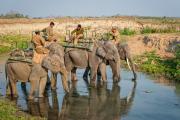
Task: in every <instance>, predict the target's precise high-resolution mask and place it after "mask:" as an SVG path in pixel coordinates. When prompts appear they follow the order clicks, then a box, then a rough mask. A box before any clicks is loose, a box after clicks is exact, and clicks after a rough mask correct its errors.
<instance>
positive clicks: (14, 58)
mask: <svg viewBox="0 0 180 120" xmlns="http://www.w3.org/2000/svg"><path fill="white" fill-rule="evenodd" d="M9 55H10V57H9V58H8V60H7V63H14V62H25V63H28V64H29V65H32V57H33V50H25V51H24V50H20V49H15V50H13V51H12V52H11V53H10V54H9Z"/></svg>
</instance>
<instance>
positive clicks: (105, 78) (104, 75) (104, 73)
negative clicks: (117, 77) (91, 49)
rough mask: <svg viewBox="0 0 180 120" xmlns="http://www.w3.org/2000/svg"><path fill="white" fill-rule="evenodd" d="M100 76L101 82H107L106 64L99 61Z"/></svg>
mask: <svg viewBox="0 0 180 120" xmlns="http://www.w3.org/2000/svg"><path fill="white" fill-rule="evenodd" d="M99 69H100V72H101V77H102V81H103V82H107V74H106V64H105V63H101V65H100V67H99Z"/></svg>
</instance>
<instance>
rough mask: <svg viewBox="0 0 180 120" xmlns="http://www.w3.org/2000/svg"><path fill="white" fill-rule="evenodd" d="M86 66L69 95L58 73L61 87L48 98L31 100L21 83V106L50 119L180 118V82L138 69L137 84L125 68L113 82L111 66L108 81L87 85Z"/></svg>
mask: <svg viewBox="0 0 180 120" xmlns="http://www.w3.org/2000/svg"><path fill="white" fill-rule="evenodd" d="M4 61H5V59H3V60H2V59H1V62H0V93H1V94H2V95H3V96H4V95H5V83H6V81H5V76H4ZM83 71H84V70H78V71H77V76H78V78H79V79H78V81H77V82H75V83H72V84H71V93H70V95H69V96H67V95H65V94H64V92H63V88H62V83H61V80H60V75H58V84H57V87H58V88H57V90H56V91H55V92H52V91H51V90H47V92H46V97H45V98H44V99H39V100H38V99H36V100H35V101H27V99H26V98H27V94H28V91H29V87H30V85H29V84H27V91H24V90H23V89H22V88H21V84H20V83H18V84H17V86H18V87H17V88H18V92H19V97H18V99H17V100H16V101H15V102H16V103H17V106H18V107H19V108H20V109H21V110H23V111H25V112H27V113H29V114H31V115H34V116H42V117H46V118H48V119H49V120H57V119H59V120H160V119H162V120H180V85H179V84H174V83H173V82H170V81H168V80H165V79H163V78H158V79H157V78H156V79H155V78H153V77H151V76H149V75H147V74H145V73H142V72H138V73H137V75H138V79H137V84H135V83H134V82H132V81H131V78H132V73H131V72H130V71H128V70H126V69H121V78H122V79H121V82H120V83H119V84H117V85H115V84H113V83H112V79H111V76H112V73H111V70H110V69H109V68H108V70H107V73H108V83H107V84H105V85H100V86H99V87H98V88H91V89H89V88H87V86H86V84H85V82H84V81H83V79H82V74H83Z"/></svg>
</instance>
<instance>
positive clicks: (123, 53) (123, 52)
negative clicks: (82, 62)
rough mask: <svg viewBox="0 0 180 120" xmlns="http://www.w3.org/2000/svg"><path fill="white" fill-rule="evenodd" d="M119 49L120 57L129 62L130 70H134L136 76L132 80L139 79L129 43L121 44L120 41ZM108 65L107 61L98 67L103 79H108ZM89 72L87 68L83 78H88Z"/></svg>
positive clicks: (100, 77) (100, 76)
mask: <svg viewBox="0 0 180 120" xmlns="http://www.w3.org/2000/svg"><path fill="white" fill-rule="evenodd" d="M116 47H117V49H118V53H119V57H120V59H121V60H125V61H126V62H127V64H128V67H129V69H130V70H132V72H133V76H134V78H133V79H132V80H136V79H137V75H136V72H135V66H134V63H133V61H132V58H131V55H130V52H129V47H128V45H127V44H120V43H118V44H117V45H116ZM106 65H107V63H106V64H105V63H103V64H101V66H100V67H99V69H98V75H99V79H102V80H103V81H105V80H106V78H107V77H106V76H107V75H106ZM88 74H89V68H86V70H85V72H84V75H83V79H84V80H86V79H87V78H88Z"/></svg>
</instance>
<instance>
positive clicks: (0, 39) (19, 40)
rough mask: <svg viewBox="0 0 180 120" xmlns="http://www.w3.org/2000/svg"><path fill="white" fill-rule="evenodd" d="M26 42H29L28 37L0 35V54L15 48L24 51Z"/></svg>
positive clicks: (26, 45)
mask: <svg viewBox="0 0 180 120" xmlns="http://www.w3.org/2000/svg"><path fill="white" fill-rule="evenodd" d="M28 41H30V36H26V35H0V46H1V47H0V53H5V52H8V51H10V50H12V49H15V48H20V49H25V48H27V47H28Z"/></svg>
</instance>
